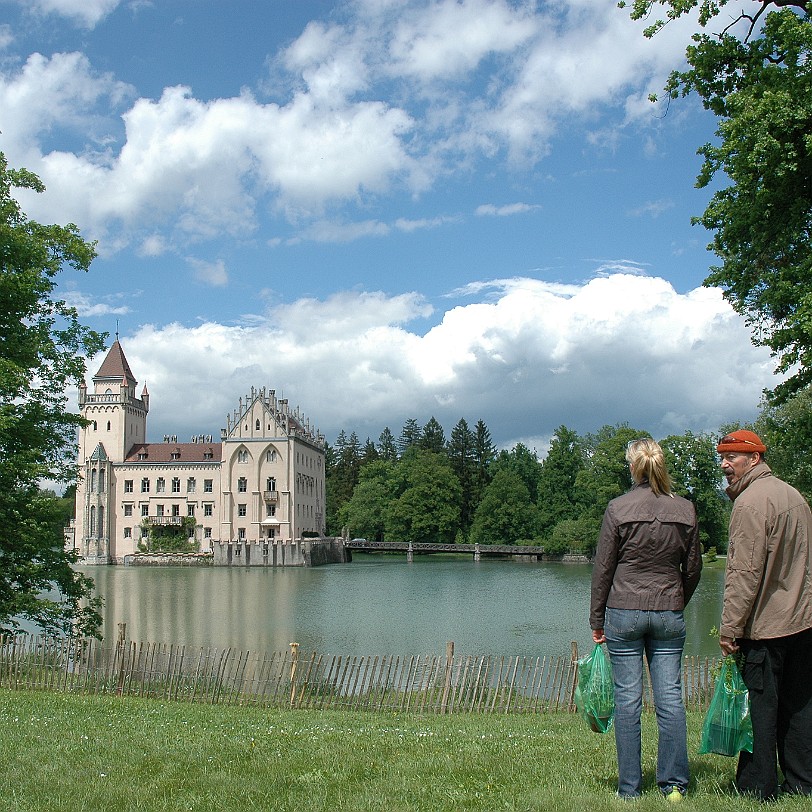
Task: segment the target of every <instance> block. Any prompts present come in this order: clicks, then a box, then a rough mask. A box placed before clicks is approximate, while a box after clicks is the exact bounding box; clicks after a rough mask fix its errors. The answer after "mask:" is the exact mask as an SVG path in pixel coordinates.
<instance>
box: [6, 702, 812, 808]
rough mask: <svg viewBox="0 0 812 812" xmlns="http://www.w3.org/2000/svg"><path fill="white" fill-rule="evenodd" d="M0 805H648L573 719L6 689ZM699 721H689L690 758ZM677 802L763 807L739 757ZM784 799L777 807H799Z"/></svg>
mask: <svg viewBox="0 0 812 812" xmlns="http://www.w3.org/2000/svg"><path fill="white" fill-rule="evenodd" d="M0 720H2V722H0V807H2V809H3V810H6V811H7V812H10V811H11V810H14V812H17V810H19V811H20V812H22V811H23V810H24V811H25V812H33V810H37V812H46V810H47V811H48V812H50V810H53V812H57V811H58V812H73V810H87V812H107V810H128V811H129V810H150V812H152V811H153V810H167V811H169V810H171V812H180V811H181V810H195V811H199V810H217V812H229V811H230V810H235V812H236V810H240V812H248V810H274V812H277V811H279V812H282V811H284V810H291V812H293V811H294V810H295V811H296V812H303V811H304V812H310V810H324V812H341V810H353V811H354V812H355V810H359V811H361V812H372V810H381V812H384V810H385V811H386V812H390V811H391V812H398V810H425V811H426V812H443V811H444V810H448V812H452V810H453V811H454V812H458V811H459V810H482V812H495V811H496V810H554V811H555V812H598V810H620V809H628V808H630V807H631V808H632V809H634V810H641V811H642V810H649V809H659V810H663V809H665V808H668V805H667V804H666V802H665V801H664V800H663V799H662V797H661V796H660V795H659V793H658V792H657V790H656V787H655V785H654V767H655V753H656V733H655V727H656V725H655V721H654V717H653V715H652V714H646V715H645V717H644V733H643V735H644V765H643V767H644V773H645V784H646V789H645V794H644V796H643V798H642V799H640V800H639V801H635V802H632V803H631V804H630V803H629V802H624V801H620V800H618V799H616V798H615V797H614V790H615V780H616V773H615V751H614V738H613V736H611V735H608V736H601V735H597V734H595V733H591V732H590V731H589V730H588V729H587V728H586V725H585V723H584V722H583V721H582V720H581V719H580V717H578V716H576V715H574V714H565V713H556V714H543V715H541V714H540V715H532V716H529V715H527V716H526V715H508V716H488V715H459V716H444V717H441V716H415V715H398V714H376V713H365V712H340V711H330V712H320V711H288V710H259V709H255V708H247V707H236V708H235V707H219V706H214V707H212V706H206V705H189V704H182V703H164V702H159V701H155V700H145V699H135V698H116V697H111V696H105V697H99V696H90V697H77V696H70V695H66V694H59V693H44V692H43V693H29V692H17V691H9V690H6V689H0ZM701 722H702V719H701V716H700V715H699V714H691V715H690V718H689V728H690V730H689V747H690V749H691V751H692V753H695V751H696V748H697V745H698V742H699V729H700V726H701ZM691 768H692V772H693V779H692V785H691V788H690V795H689V796H688V798H687V799H686V800H685V802H684V803H683V804H682V808H683V809H698V810H699V809H701V810H703V812H706V811H707V812H717V810H718V811H719V812H721V810H736V812H748V810H752V812H755V810H762V809H763V806H761V805H760V804H758V803H755V802H752V801H747V800H744V799H742V798H739V797H737V796H736V795H735V794H734V793H733V791H732V788H731V778H732V775H733V770H734V760H733V759H729V758H723V757H721V756H713V755H707V756H699V755H692V757H691ZM808 803H809V802H808V800H807V801H804V800H801V799H795V798H792V799H786V800H782V801H781V802H780V804H779V806H780V807H781V809H782V810H785V809H786V810H795V809H797V810H801V809H804V810H808V809H809V806H808Z"/></svg>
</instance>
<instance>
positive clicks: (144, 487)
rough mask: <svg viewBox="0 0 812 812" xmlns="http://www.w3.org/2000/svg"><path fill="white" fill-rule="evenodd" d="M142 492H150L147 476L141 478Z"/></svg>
mask: <svg viewBox="0 0 812 812" xmlns="http://www.w3.org/2000/svg"><path fill="white" fill-rule="evenodd" d="M141 493H149V479H147V477H144V478H143V479H142V480H141Z"/></svg>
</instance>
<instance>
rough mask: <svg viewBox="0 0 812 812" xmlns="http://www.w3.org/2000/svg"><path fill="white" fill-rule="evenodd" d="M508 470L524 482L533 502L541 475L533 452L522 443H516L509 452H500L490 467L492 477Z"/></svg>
mask: <svg viewBox="0 0 812 812" xmlns="http://www.w3.org/2000/svg"><path fill="white" fill-rule="evenodd" d="M505 469H507V470H510V471H514V472H515V473H517V474H518V475H519V476H520V477H521V479H522V482H524V484H525V486H526V487H527V490H528V492H529V493H530V499H531V500H532V501H533V502H535V501H536V499H538V487H539V476H540V475H541V464H540V463H539V460H538V457H537V456H536V452H535V451H531V450H530V449H529V448H528V447H527V446H526V445H524V443H516V445H515V446H513V448H511V449H510V451H506V450H504V449H503V450H502V451H500V452H499V453H498V454H497V455H496V459H495V460H494V461H493V463H492V465H491V473H492V474H493V477H496V474H497V473H499V471H503V470H505Z"/></svg>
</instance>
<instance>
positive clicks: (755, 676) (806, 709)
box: [736, 629, 812, 801]
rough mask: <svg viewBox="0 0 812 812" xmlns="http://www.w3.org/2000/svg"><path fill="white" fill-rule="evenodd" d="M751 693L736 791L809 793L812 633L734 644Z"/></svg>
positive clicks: (811, 784)
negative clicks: (747, 742) (748, 738)
mask: <svg viewBox="0 0 812 812" xmlns="http://www.w3.org/2000/svg"><path fill="white" fill-rule="evenodd" d="M739 645H740V647H741V651H742V653H743V654H744V666H743V668H742V678H743V679H744V683H745V685H747V688H748V691H749V693H750V715H751V717H752V720H753V752H752V753H748V752H746V751H742V753H741V754H740V755H739V764H738V767H737V769H736V787H737V789H738V790H739V792H742V793H747V794H750V795H755V796H756V797H758V798H760V799H762V800H765V801H766V800H771V799H773V798H775V797H776V795H777V793H778V772H777V769H776V755H777V756H778V764H779V765H780V767H781V772H782V773H783V774H784V783H783V784H782V785H781V790H782V791H783V792H789V793H800V794H803V795H812V629H807V630H806V631H804V632H801V633H800V634H794V635H791V636H790V637H778V638H774V639H772V640H739Z"/></svg>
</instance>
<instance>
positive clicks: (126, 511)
mask: <svg viewBox="0 0 812 812" xmlns="http://www.w3.org/2000/svg"><path fill="white" fill-rule="evenodd" d="M124 515H125V516H132V515H133V506H132V505H124Z"/></svg>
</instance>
